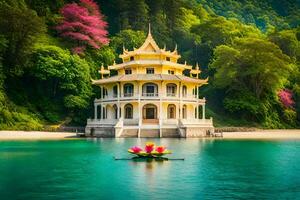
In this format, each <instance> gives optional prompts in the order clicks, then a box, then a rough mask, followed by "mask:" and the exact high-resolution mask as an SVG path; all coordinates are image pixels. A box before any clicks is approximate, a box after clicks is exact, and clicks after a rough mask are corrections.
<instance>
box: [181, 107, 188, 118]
mask: <svg viewBox="0 0 300 200" xmlns="http://www.w3.org/2000/svg"><path fill="white" fill-rule="evenodd" d="M186 111H187V109H186V105H183V106H182V118H183V119H186V115H187V113H186Z"/></svg>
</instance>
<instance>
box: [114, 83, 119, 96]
mask: <svg viewBox="0 0 300 200" xmlns="http://www.w3.org/2000/svg"><path fill="white" fill-rule="evenodd" d="M113 96H114V97H118V86H117V85H115V86H114V87H113Z"/></svg>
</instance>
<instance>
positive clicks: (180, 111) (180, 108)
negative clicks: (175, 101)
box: [178, 82, 182, 119]
mask: <svg viewBox="0 0 300 200" xmlns="http://www.w3.org/2000/svg"><path fill="white" fill-rule="evenodd" d="M178 92H179V113H178V114H179V119H182V103H181V101H182V86H181V82H179V91H178Z"/></svg>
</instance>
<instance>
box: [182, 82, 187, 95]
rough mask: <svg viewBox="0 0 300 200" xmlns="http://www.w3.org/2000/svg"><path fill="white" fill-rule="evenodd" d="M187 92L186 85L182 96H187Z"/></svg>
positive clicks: (183, 87)
mask: <svg viewBox="0 0 300 200" xmlns="http://www.w3.org/2000/svg"><path fill="white" fill-rule="evenodd" d="M186 94H187V87H186V86H185V85H184V86H182V97H186Z"/></svg>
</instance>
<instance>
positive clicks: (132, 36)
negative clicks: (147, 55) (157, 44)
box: [110, 30, 146, 55]
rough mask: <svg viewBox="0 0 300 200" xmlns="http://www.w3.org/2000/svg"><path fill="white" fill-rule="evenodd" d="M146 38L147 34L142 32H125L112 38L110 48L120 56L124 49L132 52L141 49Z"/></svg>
mask: <svg viewBox="0 0 300 200" xmlns="http://www.w3.org/2000/svg"><path fill="white" fill-rule="evenodd" d="M145 38H146V36H145V33H144V32H142V31H133V30H123V31H121V32H120V33H118V34H116V36H114V37H112V38H111V41H110V46H111V47H112V48H113V49H115V51H116V55H119V54H120V53H122V52H123V47H124V48H125V47H126V48H127V49H130V50H133V48H137V47H140V46H141V45H142V44H143V42H144V41H145Z"/></svg>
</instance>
